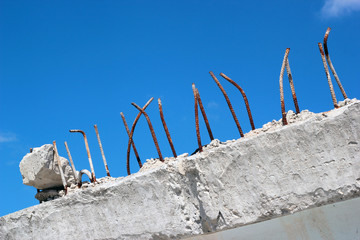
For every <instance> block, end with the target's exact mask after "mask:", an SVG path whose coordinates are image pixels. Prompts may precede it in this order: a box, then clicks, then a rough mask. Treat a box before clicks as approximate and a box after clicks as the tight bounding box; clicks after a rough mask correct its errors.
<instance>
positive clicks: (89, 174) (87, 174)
mask: <svg viewBox="0 0 360 240" xmlns="http://www.w3.org/2000/svg"><path fill="white" fill-rule="evenodd" d="M84 174H85V175H86V176H88V178H89V179H90V181H91V182H93V179H92V176H91V173H90V172H89V170H87V169H81V170H80V172H79V176H78V178H79V179H80V183H81V181H82V175H84ZM79 187H81V184H80V186H79Z"/></svg>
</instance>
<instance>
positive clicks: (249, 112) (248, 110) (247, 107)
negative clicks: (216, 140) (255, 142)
mask: <svg viewBox="0 0 360 240" xmlns="http://www.w3.org/2000/svg"><path fill="white" fill-rule="evenodd" d="M220 76H222V77H223V78H225V79H226V80H227V81H229V82H230V83H231V84H233V85H234V86H235V87H236V88H237V89H238V90H239V91H240V93H241V95H242V96H243V99H244V102H245V106H246V111H247V113H248V116H249V120H250V125H251V128H252V130H255V124H254V120H253V118H252V115H251V110H250V106H249V101H248V99H247V97H246V94H245V92H244V90H243V89H242V88H241V87H240V86H239V84H237V83H236V82H235V81H234V80H232V79H231V78H229V77H228V76H226V75H225V74H223V73H220Z"/></svg>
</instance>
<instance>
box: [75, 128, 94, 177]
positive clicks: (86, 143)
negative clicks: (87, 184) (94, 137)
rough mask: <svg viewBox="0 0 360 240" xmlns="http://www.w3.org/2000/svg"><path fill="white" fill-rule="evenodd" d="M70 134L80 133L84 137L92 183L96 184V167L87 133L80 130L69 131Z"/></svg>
mask: <svg viewBox="0 0 360 240" xmlns="http://www.w3.org/2000/svg"><path fill="white" fill-rule="evenodd" d="M69 132H79V133H81V134H82V135H83V137H84V142H85V147H86V152H87V155H88V159H89V164H90V169H91V174H92V181H91V182H95V181H96V177H95V171H94V166H93V163H92V160H91V155H90V149H89V144H88V140H87V138H86V134H85V132H84V131H82V130H79V129H74V130H69Z"/></svg>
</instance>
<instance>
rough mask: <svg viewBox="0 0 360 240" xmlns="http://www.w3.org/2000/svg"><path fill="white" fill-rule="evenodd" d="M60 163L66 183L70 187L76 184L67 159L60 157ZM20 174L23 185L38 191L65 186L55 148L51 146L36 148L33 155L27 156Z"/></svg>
mask: <svg viewBox="0 0 360 240" xmlns="http://www.w3.org/2000/svg"><path fill="white" fill-rule="evenodd" d="M60 161H61V166H62V170H63V172H64V177H65V179H66V182H67V183H68V184H69V185H70V184H71V183H73V182H75V181H74V177H73V172H72V169H71V167H70V165H69V162H68V160H67V159H66V158H63V157H60ZM20 172H21V175H22V177H23V183H24V184H25V185H29V186H33V187H35V188H37V189H48V188H56V187H62V185H63V184H62V181H61V176H60V172H59V167H58V164H57V162H56V161H55V160H54V147H53V145H51V144H46V145H43V146H41V147H38V148H34V149H33V151H32V152H31V153H28V154H26V155H25V156H24V157H23V159H22V160H21V162H20Z"/></svg>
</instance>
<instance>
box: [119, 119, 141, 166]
mask: <svg viewBox="0 0 360 240" xmlns="http://www.w3.org/2000/svg"><path fill="white" fill-rule="evenodd" d="M120 115H121V118H122V120H123V123H124V126H125V129H126V132H127V134H128V136H129V138H130V130H129V127H128V124H127V122H126V119H125V116H124V114H123V113H122V112H121V113H120ZM131 145H132V147H133V150H134V153H135V156H136V159H137V162H138V164H139V167H140V168H142V164H141V160H140V157H139V153H138V151H137V149H136V147H135V143H134V139H131Z"/></svg>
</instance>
